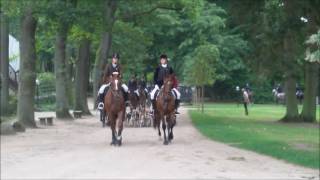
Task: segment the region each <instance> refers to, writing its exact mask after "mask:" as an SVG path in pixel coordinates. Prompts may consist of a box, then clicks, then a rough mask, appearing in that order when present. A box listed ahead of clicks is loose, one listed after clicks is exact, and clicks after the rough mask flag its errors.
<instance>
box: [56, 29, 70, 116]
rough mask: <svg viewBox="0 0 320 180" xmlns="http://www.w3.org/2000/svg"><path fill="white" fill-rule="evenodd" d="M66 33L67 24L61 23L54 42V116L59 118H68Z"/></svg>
mask: <svg viewBox="0 0 320 180" xmlns="http://www.w3.org/2000/svg"><path fill="white" fill-rule="evenodd" d="M67 35H68V27H67V25H63V24H61V25H60V27H59V29H58V32H57V35H56V43H55V53H54V70H55V75H56V116H57V118H61V119H69V118H71V115H70V113H69V103H68V96H67V86H68V85H67V82H68V81H67V74H66V41H67Z"/></svg>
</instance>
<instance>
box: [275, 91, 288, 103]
mask: <svg viewBox="0 0 320 180" xmlns="http://www.w3.org/2000/svg"><path fill="white" fill-rule="evenodd" d="M272 94H273V97H274V100H275V102H276V104H279V103H281V104H285V99H286V94H285V93H284V92H281V93H278V91H277V90H276V89H272Z"/></svg>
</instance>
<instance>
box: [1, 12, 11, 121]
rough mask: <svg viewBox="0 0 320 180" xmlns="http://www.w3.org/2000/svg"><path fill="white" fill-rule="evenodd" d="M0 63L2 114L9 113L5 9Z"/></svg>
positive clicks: (7, 32) (6, 20)
mask: <svg viewBox="0 0 320 180" xmlns="http://www.w3.org/2000/svg"><path fill="white" fill-rule="evenodd" d="M0 21H1V23H0V26H1V27H0V28H1V29H0V31H1V35H0V38H1V41H0V49H1V51H0V58H1V59H0V63H1V69H0V72H1V85H0V86H1V96H0V97H1V98H0V99H1V109H0V114H1V115H4V114H7V113H8V107H9V23H8V19H7V17H6V15H5V14H4V12H3V11H1V13H0Z"/></svg>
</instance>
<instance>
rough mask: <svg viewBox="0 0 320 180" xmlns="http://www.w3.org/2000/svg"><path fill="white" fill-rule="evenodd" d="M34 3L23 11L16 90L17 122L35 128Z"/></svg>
mask: <svg viewBox="0 0 320 180" xmlns="http://www.w3.org/2000/svg"><path fill="white" fill-rule="evenodd" d="M33 13H34V2H33V1H29V2H28V4H27V6H26V7H25V8H24V10H23V15H22V20H21V39H20V74H19V89H18V120H19V121H20V122H21V123H23V124H24V125H25V126H29V127H35V126H36V124H35V120H34V96H35V79H36V72H35V67H36V66H35V65H36V49H35V32H36V27H37V20H36V18H35V17H34V15H33Z"/></svg>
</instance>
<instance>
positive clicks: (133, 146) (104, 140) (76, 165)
mask: <svg viewBox="0 0 320 180" xmlns="http://www.w3.org/2000/svg"><path fill="white" fill-rule="evenodd" d="M181 112H182V114H181V115H180V116H179V118H178V121H177V122H178V125H177V127H176V128H175V129H174V133H175V139H174V141H173V143H172V144H170V145H169V146H164V145H162V141H160V140H159V138H158V136H157V133H156V131H155V130H154V129H152V128H125V129H124V132H123V146H122V147H120V148H119V147H112V146H110V145H109V143H110V140H111V138H110V137H111V134H110V130H109V128H107V129H106V128H102V127H101V125H100V122H99V121H98V114H96V113H95V114H94V116H93V117H85V118H82V119H77V120H75V121H72V122H63V121H57V120H55V121H54V123H55V126H52V127H43V126H42V127H41V128H40V129H28V130H27V132H26V133H22V134H18V135H16V136H1V179H6V178H8V179H13V178H23V179H27V178H33V179H34V178H41V179H44V178H63V179H66V178H72V179H77V178H90V179H93V178H148V179H150V178H157V179H159V178H175V179H177V178H184V179H186V178H192V179H194V178H211V179H212V178H219V179H222V178H228V179H230V178H231V179H250V178H253V179H257V178H259V179H262V178H264V179H266V178H267V179H272V178H274V179H319V171H317V170H312V169H307V168H303V167H299V166H295V165H291V164H288V163H286V162H283V161H279V160H275V159H273V158H270V157H267V156H263V155H259V154H256V153H253V152H249V151H245V150H240V149H236V148H233V147H230V146H228V145H225V144H221V143H217V142H213V141H210V140H208V139H206V138H205V137H203V136H202V135H201V134H199V132H198V131H197V130H196V129H195V128H194V127H193V126H192V125H191V122H190V119H189V117H188V116H187V111H186V109H183V108H181Z"/></svg>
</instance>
